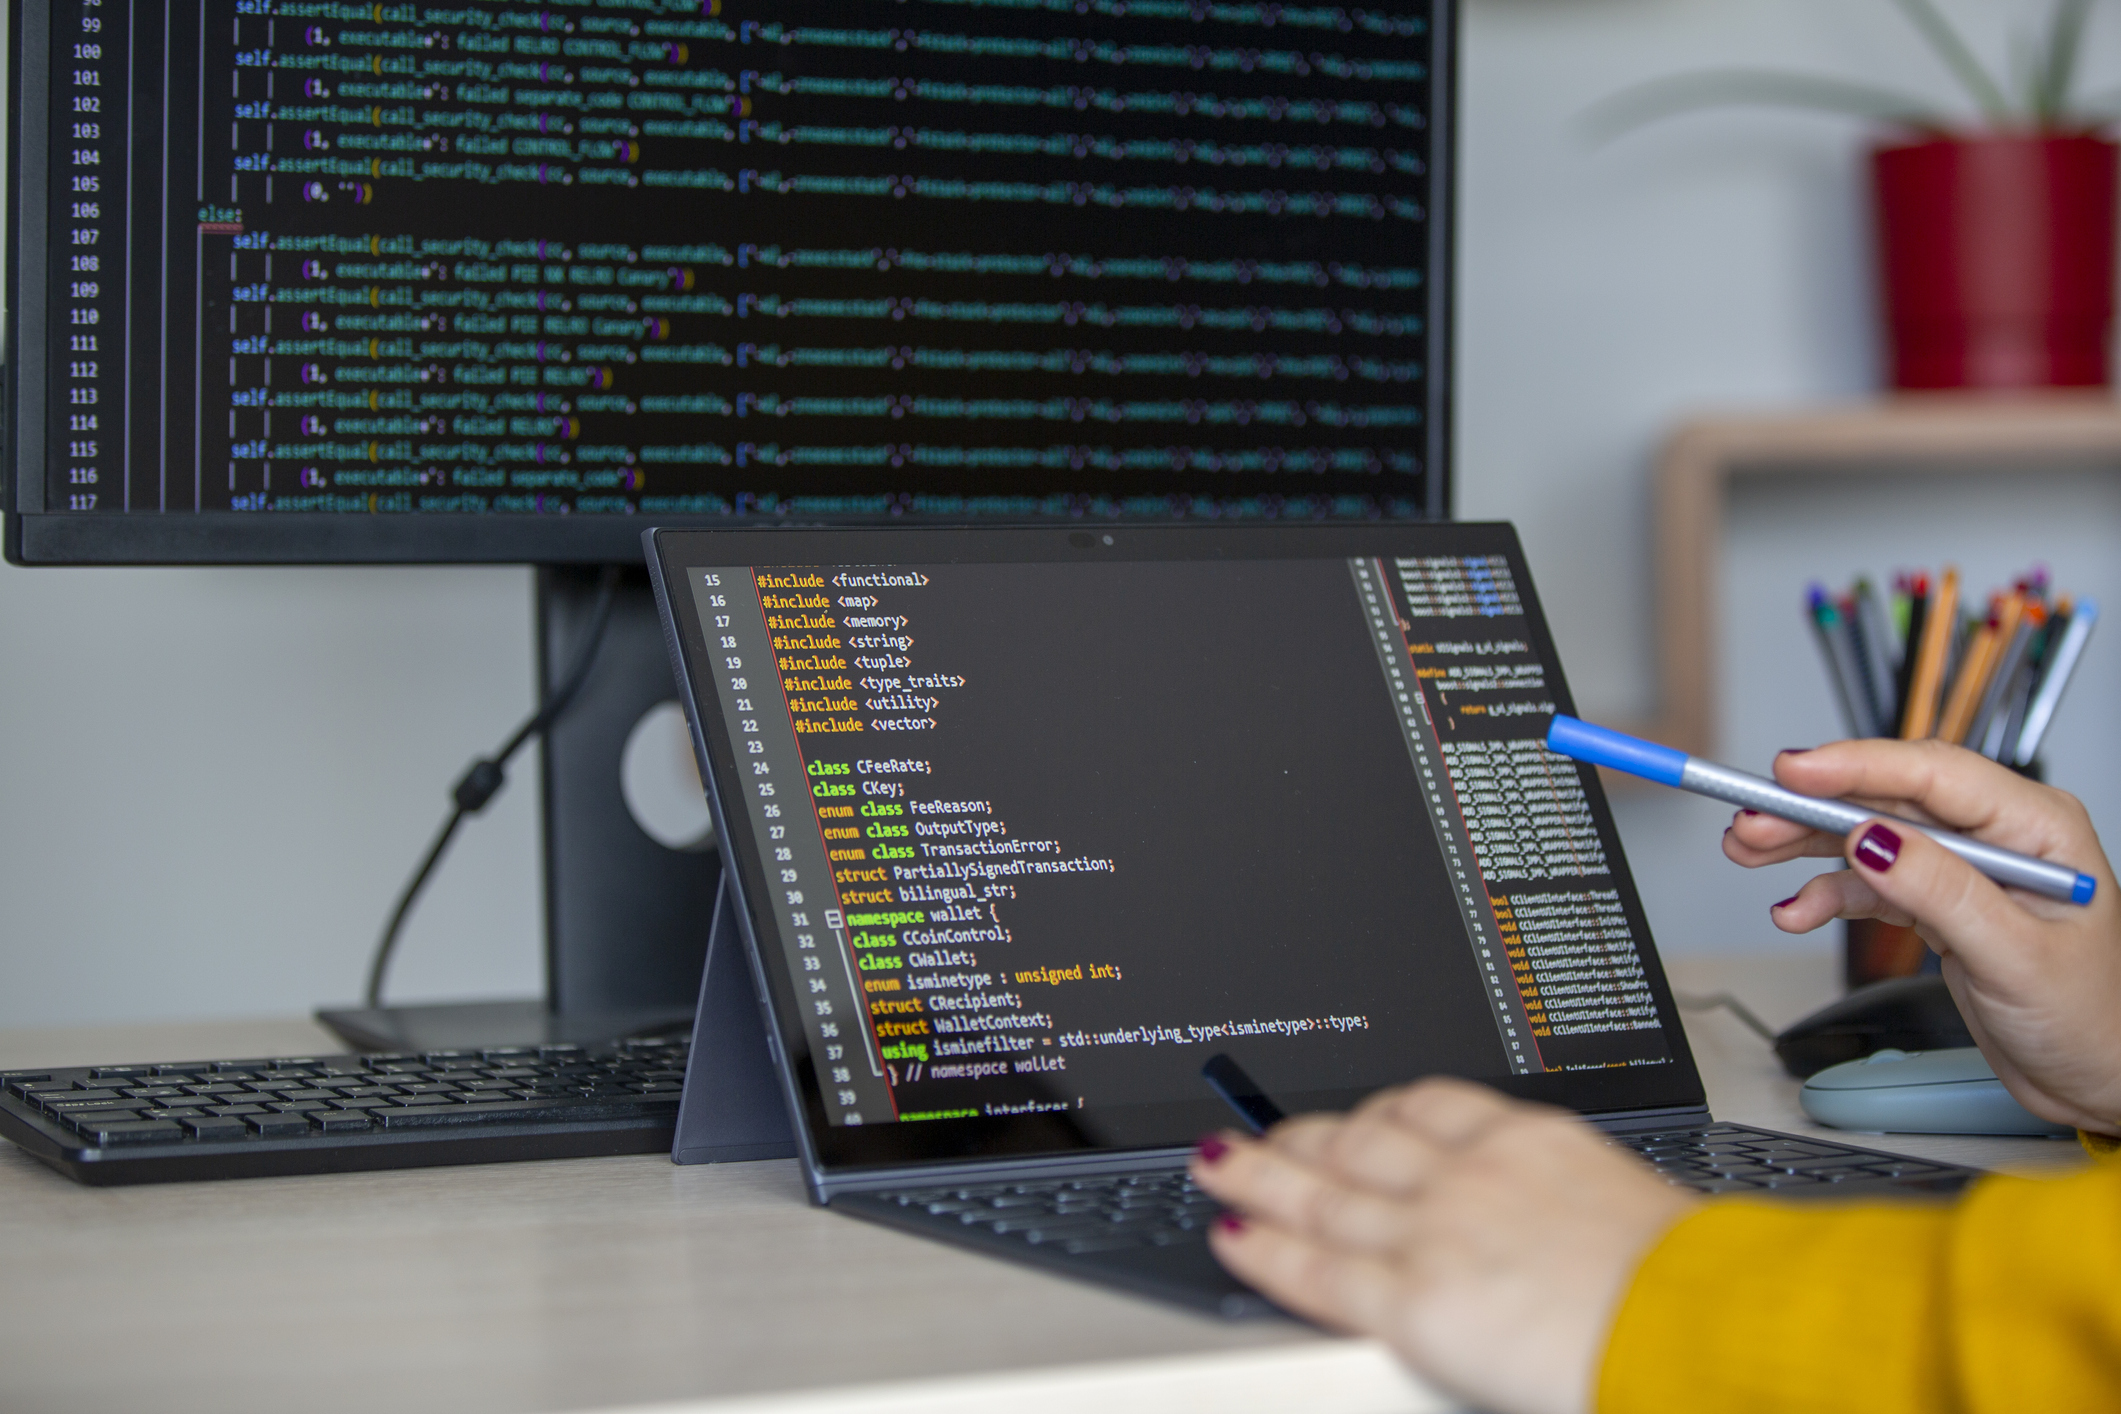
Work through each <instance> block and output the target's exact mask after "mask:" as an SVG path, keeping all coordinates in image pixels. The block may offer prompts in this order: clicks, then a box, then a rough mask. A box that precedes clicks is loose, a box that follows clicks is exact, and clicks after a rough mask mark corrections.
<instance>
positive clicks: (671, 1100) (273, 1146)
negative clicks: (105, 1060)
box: [0, 1039, 689, 1184]
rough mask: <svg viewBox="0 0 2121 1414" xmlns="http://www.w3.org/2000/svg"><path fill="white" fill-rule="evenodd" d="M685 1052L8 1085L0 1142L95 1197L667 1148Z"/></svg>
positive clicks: (105, 1074) (497, 1055)
mask: <svg viewBox="0 0 2121 1414" xmlns="http://www.w3.org/2000/svg"><path fill="white" fill-rule="evenodd" d="M688 1049H689V1048H688V1045H687V1043H686V1042H684V1041H672V1040H664V1039H647V1040H629V1041H619V1042H614V1043H611V1044H609V1045H597V1046H576V1045H550V1046H497V1047H489V1048H486V1049H483V1050H476V1051H471V1050H466V1051H429V1052H426V1053H424V1054H419V1055H412V1054H386V1055H347V1056H292V1057H282V1058H278V1059H268V1060H220V1061H179V1062H174V1063H170V1064H162V1065H101V1066H52V1067H46V1068H43V1069H35V1070H10V1071H0V1137H5V1138H7V1139H10V1140H13V1141H14V1142H15V1143H16V1144H18V1145H20V1146H21V1147H22V1148H23V1149H25V1150H27V1151H28V1152H29V1153H31V1154H33V1155H35V1156H36V1157H37V1158H39V1159H42V1160H43V1161H44V1162H45V1163H48V1164H50V1165H51V1166H52V1167H54V1168H56V1169H58V1170H59V1171H60V1172H62V1173H64V1174H66V1175H68V1176H69V1177H72V1178H76V1179H79V1180H81V1181H82V1182H84V1183H96V1184H106V1183H154V1182H163V1181H169V1180H176V1179H196V1178H256V1177H264V1176H267V1175H273V1174H294V1173H334V1172H340V1171H344V1170H353V1169H386V1168H418V1167H425V1166H428V1165H434V1164H476V1163H495V1162H501V1161H507V1160H515V1159H560V1158H581V1157H585V1156H588V1155H593V1154H639V1153H653V1152H655V1151H658V1150H667V1149H668V1148H669V1147H670V1141H671V1135H672V1134H673V1133H674V1131H675V1130H676V1127H677V1111H678V1095H679V1092H680V1090H681V1089H682V1086H683V1081H684V1078H685V1057H686V1054H687V1051H688Z"/></svg>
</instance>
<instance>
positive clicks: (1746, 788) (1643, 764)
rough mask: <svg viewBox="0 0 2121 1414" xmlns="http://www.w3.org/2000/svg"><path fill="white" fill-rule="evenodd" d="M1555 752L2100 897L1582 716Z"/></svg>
mask: <svg viewBox="0 0 2121 1414" xmlns="http://www.w3.org/2000/svg"><path fill="white" fill-rule="evenodd" d="M1547 749H1548V750H1549V751H1556V752H1559V753H1560V754H1562V755H1563V756H1569V757H1573V758H1575V759H1576V760H1578V761H1588V762H1590V763H1591V764H1592V765H1593V766H1610V767H1611V768H1612V769H1614V770H1616V771H1626V772H1627V773H1628V774H1629V775H1632V776H1642V777H1644V778H1645V779H1648V780H1652V781H1655V782H1657V783H1658V784H1659V785H1666V786H1677V787H1679V788H1680V789H1681V790H1690V791H1692V792H1694V794H1696V795H1705V796H1708V797H1709V798H1710V799H1712V800H1720V801H1723V802H1724V803H1726V804H1728V805H1737V806H1742V807H1743V808H1745V809H1747V810H1758V811H1759V812H1760V813H1761V814H1763V815H1775V816H1779V817H1780V818H1782V819H1784V820H1794V821H1796V822H1797V823H1798V824H1800V825H1809V826H1811V827H1812V828H1813V829H1815V830H1825V831H1827V832H1828V833H1830V834H1836V835H1845V834H1847V833H1848V832H1849V831H1851V830H1853V829H1855V828H1856V827H1857V826H1858V825H1861V824H1862V823H1863V822H1864V821H1866V820H1890V821H1892V822H1893V823H1894V824H1896V825H1905V826H1906V827H1907V828H1909V829H1910V830H1918V831H1920V832H1921V833H1923V834H1925V835H1928V836H1929V837H1930V838H1931V839H1933V840H1935V841H1936V842H1937V843H1938V844H1941V845H1943V846H1944V847H1945V848H1946V849H1948V850H1950V851H1951V852H1952V853H1953V854H1956V855H1958V856H1959V857H1960V858H1961V859H1963V860H1965V861H1966V862H1967V863H1969V864H1971V865H1973V866H1974V867H1975V868H1976V869H1979V870H1980V871H1981V872H1982V873H1984V874H1986V875H1988V876H1989V877H1990V878H1991V879H1994V880H1995V881H1996V882H1997V883H1999V884H2008V885H2010V886H2011V887H2012V888H2018V889H2024V890H2025V891H2026V892H2028V893H2035V894H2039V895H2040V896H2041V897H2043V898H2051V899H2057V900H2059V901H2061V902H2063V903H2079V904H2082V903H2090V902H2091V901H2092V892H2093V890H2095V889H2096V888H2097V887H2098V883H2099V881H2098V880H2096V879H2094V878H2092V876H2091V875H2089V874H2080V873H2078V872H2077V871H2076V870H2074V869H2071V868H2069V867H2068V866H2067V865H2062V864H2050V863H2048V862H2047V861H2046V860H2044V859H2033V858H2031V857H2029V856H2027V855H2023V854H2014V853H2012V852H2011V851H2010V850H2007V849H1998V848H1996V846H1994V845H1992V844H1982V843H1981V842H1980V841H1979V840H1970V839H1968V838H1967V837H1966V836H1964V835H1955V834H1953V833H1952V832H1951V831H1950V830H1940V829H1938V828H1937V827H1936V826H1934V825H1920V824H1917V823H1916V822H1914V821H1913V820H1903V819H1901V818H1900V817H1899V816H1898V815H1887V814H1885V813H1884V812H1883V811H1878V810H1868V809H1865V808H1864V807H1863V806H1861V805H1852V804H1850V803H1849V802H1848V801H1845V800H1822V799H1820V798H1819V797H1817V796H1810V795H1799V794H1797V792H1795V791H1793V790H1785V789H1783V788H1782V787H1781V786H1778V785H1776V784H1775V783H1774V782H1773V781H1771V780H1769V779H1768V778H1767V777H1765V776H1756V775H1754V774H1753V773H1752V772H1750V771H1737V770H1733V769H1732V768H1731V767H1729V766H1719V765H1717V764H1716V763H1715V762H1713V761H1703V760H1702V759H1701V758H1699V757H1697V756H1689V755H1687V754H1686V753H1685V752H1684V751H1675V750H1673V749H1672V748H1671V747H1669V746H1659V745H1658V744H1657V743H1656V742H1654V741H1643V740H1641V739H1640V738H1638V737H1632V736H1628V735H1626V734H1625V733H1623V732H1616V731H1608V730H1607V729H1606V728H1604V727H1594V726H1592V725H1591V724H1590V723H1589V722H1580V721H1578V720H1576V718H1574V717H1562V716H1556V717H1555V718H1554V725H1553V726H1551V727H1549V728H1548V729H1547Z"/></svg>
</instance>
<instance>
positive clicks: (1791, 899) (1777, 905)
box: [1768, 894, 1797, 913]
mask: <svg viewBox="0 0 2121 1414" xmlns="http://www.w3.org/2000/svg"><path fill="white" fill-rule="evenodd" d="M1796 901H1797V895H1795V894H1791V895H1790V896H1789V897H1788V898H1786V899H1784V900H1783V901H1782V902H1781V903H1771V904H1769V905H1768V911H1769V912H1771V913H1772V912H1773V911H1774V910H1776V909H1778V908H1788V907H1789V906H1790V905H1791V904H1793V903H1795V902H1796Z"/></svg>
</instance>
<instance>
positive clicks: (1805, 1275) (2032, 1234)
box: [1597, 1145, 2121, 1414]
mask: <svg viewBox="0 0 2121 1414" xmlns="http://www.w3.org/2000/svg"><path fill="white" fill-rule="evenodd" d="M2086 1147H2091V1146H2089V1145H2087V1146H2086ZM2117 1271H2121V1162H2114V1161H2111V1160H2109V1161H2108V1162H2105V1163H2100V1164H2097V1165H2095V1166H2093V1167H2092V1168H2091V1169H2089V1170H2086V1171H2084V1172H2081V1173H2077V1174H2073V1175H2071V1176H2069V1177H2066V1178H2059V1179H2022V1178H1990V1179H1984V1180H1982V1181H1981V1182H1980V1183H1978V1184H1976V1185H1974V1186H1973V1187H1972V1188H1970V1189H1969V1190H1967V1192H1966V1194H1965V1196H1963V1197H1962V1198H1961V1199H1960V1200H1959V1201H1958V1202H1956V1203H1953V1204H1951V1205H1949V1206H1945V1205H1934V1206H1933V1205H1925V1204H1905V1205H1894V1204H1885V1203H1850V1204H1846V1205H1840V1204H1835V1205H1828V1204H1817V1205H1814V1204H1806V1203H1791V1204H1772V1203H1765V1202H1759V1201H1753V1200H1745V1199H1736V1200H1725V1201H1719V1202H1715V1203H1710V1204H1708V1205H1706V1206H1704V1207H1702V1208H1701V1209H1699V1210H1698V1211H1696V1212H1695V1213H1693V1214H1691V1215H1690V1216H1688V1217H1687V1218H1685V1219H1683V1220H1681V1221H1680V1222H1679V1223H1678V1224H1677V1225H1676V1226H1674V1227H1673V1228H1672V1230H1671V1231H1670V1232H1669V1233H1667V1234H1666V1235H1665V1237H1664V1238H1663V1239H1662V1240H1661V1241H1660V1242H1659V1243H1658V1245H1657V1246H1656V1247H1654V1248H1653V1249H1651V1251H1650V1254H1649V1256H1647V1257H1646V1258H1644V1260H1643V1263H1642V1266H1641V1267H1640V1268H1639V1269H1638V1270H1637V1272H1636V1274H1635V1280H1634V1282H1633V1284H1632V1285H1631V1286H1630V1288H1629V1290H1628V1292H1627V1295H1626V1296H1625V1297H1624V1298H1623V1300H1622V1302H1621V1306H1620V1310H1619V1313H1618V1315H1617V1316H1616V1317H1615V1320H1614V1324H1613V1330H1612V1334H1611V1335H1610V1337H1609V1338H1608V1340H1607V1344H1606V1353H1605V1359H1604V1362H1603V1365H1602V1366H1601V1368H1600V1371H1599V1378H1598V1389H1597V1409H1598V1411H1599V1414H1636V1411H1652V1410H1654V1411H1660V1414H1662V1412H1663V1411H1671V1410H1681V1409H1714V1410H1716V1411H1718V1414H1752V1412H1753V1411H1761V1414H1766V1412H1767V1411H1777V1412H1778V1414H1779V1411H1784V1410H1790V1409H1805V1410H1810V1411H1842V1410H1846V1411H1850V1414H1856V1411H1861V1412H1862V1414H1916V1411H1925V1414H1927V1411H1952V1412H1953V1414H1991V1411H1998V1414H2000V1411H2006V1410H2008V1411H2018V1410H2029V1409H2038V1410H2042V1411H2049V1414H2066V1411H2075V1410H2087V1411H2089V1410H2095V1409H2097V1410H2112V1409H2114V1408H2116V1407H2121V1285H2117V1283H2116V1278H2115V1273H2116V1272H2117Z"/></svg>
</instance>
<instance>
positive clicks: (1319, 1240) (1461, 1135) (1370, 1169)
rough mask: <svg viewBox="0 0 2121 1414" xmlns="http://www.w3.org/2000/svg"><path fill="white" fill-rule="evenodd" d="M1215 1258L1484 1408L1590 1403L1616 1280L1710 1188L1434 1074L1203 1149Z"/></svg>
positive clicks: (1563, 1408)
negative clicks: (1660, 1173)
mask: <svg viewBox="0 0 2121 1414" xmlns="http://www.w3.org/2000/svg"><path fill="white" fill-rule="evenodd" d="M1193 1177H1194V1180H1195V1181H1196V1182H1198V1183H1199V1184H1200V1185H1201V1187H1203V1188H1205V1189H1207V1190H1208V1192H1209V1193H1211V1194H1213V1195H1214V1196H1215V1197H1216V1198H1217V1199H1219V1200H1221V1201H1222V1202H1223V1203H1225V1204H1227V1205H1228V1206H1229V1207H1231V1208H1233V1209H1235V1210H1236V1213H1238V1214H1241V1215H1242V1216H1241V1217H1226V1218H1225V1219H1224V1220H1223V1222H1222V1223H1221V1224H1220V1225H1219V1226H1218V1227H1217V1229H1216V1231H1215V1232H1214V1234H1213V1237H1212V1239H1211V1240H1212V1242H1213V1244H1214V1248H1215V1254H1216V1256H1217V1257H1219V1258H1221V1259H1222V1262H1223V1264H1224V1265H1225V1266H1227V1267H1228V1268H1229V1269H1230V1270H1231V1271H1233V1272H1235V1273H1236V1274H1237V1275H1238V1276H1240V1277H1242V1278H1244V1279H1245V1280H1246V1281H1248V1282H1250V1283H1251V1284H1252V1285H1253V1286H1255V1287H1257V1288H1258V1289H1259V1290H1261V1291H1263V1292H1265V1293H1266V1294H1267V1295H1268V1296H1270V1297H1272V1298H1273V1299H1274V1300H1276V1301H1278V1302H1280V1303H1281V1304H1282V1305H1283V1306H1285V1307H1287V1308H1288V1309H1289V1310H1291V1311H1295V1312H1298V1313H1300V1314H1302V1315H1305V1316H1308V1317H1310V1318H1312V1319H1313V1320H1316V1321H1319V1322H1322V1323H1323V1324H1325V1325H1329V1326H1332V1327H1335V1328H1337V1329H1339V1330H1344V1331H1349V1332H1352V1333H1356V1334H1361V1335H1369V1336H1375V1337H1376V1338H1378V1339H1380V1340H1382V1341H1384V1342H1386V1343H1387V1344H1389V1345H1390V1346H1391V1347H1392V1348H1393V1349H1394V1350H1396V1351H1397V1352H1398V1353H1399V1354H1400V1356H1401V1357H1402V1358H1403V1359H1405V1360H1406V1362H1407V1363H1408V1364H1409V1365H1412V1366H1413V1367H1414V1368H1415V1369H1417V1370H1419V1371H1421V1372H1422V1373H1423V1374H1424V1375H1427V1376H1428V1377H1429V1378H1431V1379H1433V1380H1435V1381H1436V1382H1437V1383H1438V1384H1440V1385H1442V1386H1444V1387H1445V1388H1447V1389H1449V1390H1451V1391H1452V1392H1453V1393H1455V1394H1458V1395H1460V1396H1463V1397H1464V1398H1466V1399H1469V1400H1471V1401H1473V1402H1474V1403H1476V1404H1477V1405H1478V1406H1479V1407H1481V1408H1483V1409H1492V1410H1496V1411H1514V1412H1515V1414H1577V1411H1582V1410H1585V1409H1588V1408H1589V1406H1590V1403H1591V1399H1592V1393H1593V1388H1594V1385H1595V1382H1596V1379H1597V1374H1598V1362H1599V1359H1600V1356H1601V1354H1602V1352H1603V1351H1604V1349H1605V1339H1606V1333H1607V1331H1608V1330H1609V1329H1610V1327H1611V1325H1612V1322H1613V1317H1614V1314H1615V1312H1616V1310H1617V1308H1618V1305H1619V1302H1620V1296H1621V1293H1622V1292H1623V1291H1624V1290H1625V1289H1626V1287H1627V1283H1628V1280H1629V1278H1630V1277H1631V1276H1633V1274H1634V1271H1635V1267H1636V1264H1637V1263H1638V1262H1639V1261H1640V1260H1641V1258H1642V1256H1643V1254H1644V1253H1645V1252H1647V1251H1648V1250H1649V1248H1650V1246H1651V1244H1652V1243H1654V1242H1655V1241H1656V1240H1657V1239H1658V1237H1659V1236H1661V1235H1662V1234H1663V1232H1664V1230H1665V1229H1666V1228H1668V1227H1670V1226H1671V1224H1672V1223H1674V1222H1675V1221H1677V1220H1678V1219H1679V1218H1680V1217H1681V1216H1682V1215H1683V1214H1685V1213H1686V1212H1687V1210H1688V1209H1690V1208H1691V1207H1693V1206H1694V1204H1695V1203H1696V1202H1698V1201H1699V1200H1698V1199H1695V1198H1694V1197H1692V1196H1690V1195H1689V1194H1687V1193H1686V1192H1684V1191H1682V1190H1680V1189H1677V1188H1674V1187H1672V1186H1671V1185H1670V1184H1668V1183H1666V1182H1665V1181H1664V1180H1663V1179H1661V1178H1659V1177H1657V1176H1656V1174H1654V1173H1652V1172H1651V1171H1650V1170H1649V1168H1648V1167H1647V1166H1645V1165H1644V1164H1642V1163H1640V1162H1639V1161H1637V1160H1636V1159H1635V1158H1634V1157H1632V1156H1631V1155H1629V1154H1627V1153H1625V1152H1623V1151H1621V1150H1619V1149H1616V1148H1614V1147H1613V1146H1612V1145H1610V1144H1608V1143H1607V1142H1606V1141H1605V1139H1604V1137H1603V1136H1601V1135H1600V1134H1599V1133H1598V1132H1597V1131H1595V1130H1593V1129H1591V1128H1590V1127H1589V1126H1587V1125H1585V1124H1583V1123H1582V1122H1580V1121H1578V1120H1575V1119H1573V1118H1570V1117H1569V1116H1567V1115H1565V1114H1563V1113H1562V1112H1561V1111H1559V1110H1552V1109H1548V1108H1546V1107H1545V1106H1541V1105H1527V1104H1522V1103H1519V1102H1517V1101H1514V1100H1509V1099H1505V1098H1504V1097H1503V1096H1501V1095H1499V1094H1497V1093H1496V1092H1494V1091H1493V1090H1489V1089H1487V1088H1485V1087H1484V1086H1479V1085H1473V1084H1469V1083H1467V1082H1465V1081H1462V1080H1424V1081H1421V1082H1420V1083H1418V1084H1415V1085H1410V1086H1407V1087H1405V1088H1404V1089H1398V1090H1387V1091H1384V1092H1381V1093H1380V1094H1378V1095H1375V1096H1373V1097H1371V1099H1370V1100H1369V1101H1367V1102H1366V1103H1365V1104H1364V1105H1363V1106H1362V1107H1361V1108H1360V1109H1358V1110H1356V1111H1354V1112H1353V1113H1352V1114H1349V1115H1345V1116H1326V1115H1311V1116H1305V1117H1301V1118H1298V1119H1292V1120H1289V1121H1288V1122H1286V1123H1284V1124H1280V1125H1277V1126H1275V1128H1274V1129H1273V1131H1272V1132H1270V1133H1269V1134H1268V1135H1267V1136H1266V1138H1264V1139H1260V1140H1252V1139H1244V1138H1239V1137H1237V1136H1235V1135H1227V1136H1217V1137H1215V1138H1211V1139H1208V1140H1205V1141H1203V1142H1202V1144H1201V1148H1200V1153H1199V1154H1198V1155H1197V1156H1196V1157H1195V1159H1194V1161H1193Z"/></svg>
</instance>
